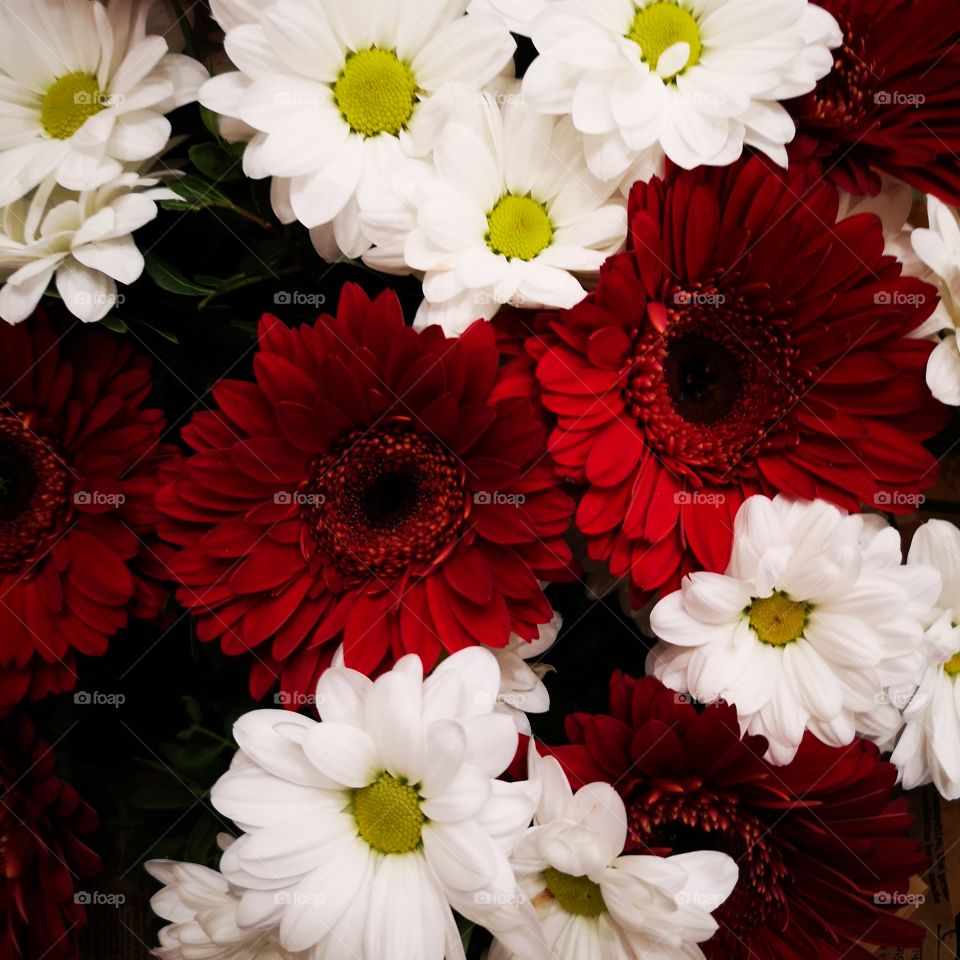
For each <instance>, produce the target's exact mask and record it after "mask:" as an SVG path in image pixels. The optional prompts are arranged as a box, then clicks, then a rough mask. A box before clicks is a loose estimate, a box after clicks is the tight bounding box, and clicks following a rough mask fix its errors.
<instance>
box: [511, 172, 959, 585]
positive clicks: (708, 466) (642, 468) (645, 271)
mask: <svg viewBox="0 0 960 960" xmlns="http://www.w3.org/2000/svg"><path fill="white" fill-rule="evenodd" d="M804 193H805V187H804V180H803V174H802V172H799V171H792V172H791V173H788V174H782V173H780V172H778V171H775V170H773V169H771V167H770V166H769V165H768V164H767V163H766V162H765V161H762V160H760V159H753V160H751V161H749V162H746V163H742V164H736V165H733V166H730V167H726V168H722V169H718V168H699V169H697V170H693V171H682V170H678V169H672V170H670V171H668V174H667V179H666V181H665V182H664V181H662V180H659V179H654V180H652V181H651V182H650V183H649V184H644V183H638V184H636V185H635V186H634V188H633V190H632V192H631V196H630V212H629V217H630V239H629V243H628V249H627V251H626V252H625V253H623V254H619V255H617V256H614V257H612V258H610V259H609V260H608V261H607V263H606V264H605V266H604V268H603V270H602V272H601V276H600V281H599V285H598V287H597V289H596V291H595V292H594V293H592V294H590V295H589V296H588V297H587V299H586V300H584V301H583V302H582V303H581V304H579V305H577V306H575V307H573V308H572V309H570V310H566V311H563V312H560V313H557V314H554V315H553V316H552V320H551V323H550V332H549V333H548V334H545V335H540V336H537V337H532V338H531V339H530V341H529V342H528V348H529V352H530V354H531V356H532V357H534V358H535V359H536V360H537V368H536V372H537V378H538V380H539V383H540V387H541V391H542V403H543V404H544V406H545V407H546V409H547V410H548V411H549V412H550V413H552V414H553V416H554V418H555V421H556V426H555V429H554V430H553V432H552V435H551V437H550V452H551V454H552V455H553V457H554V459H555V461H556V462H557V464H558V466H559V468H560V470H561V471H562V472H563V473H564V474H565V475H567V476H569V477H572V478H573V479H575V480H577V481H578V482H580V483H582V484H584V485H585V488H586V490H585V493H584V495H583V497H582V499H581V500H580V502H579V505H578V510H577V515H576V523H577V526H578V528H579V529H580V530H581V531H582V533H583V534H584V535H585V537H586V539H587V545H588V551H589V554H590V557H591V558H592V559H593V560H599V561H604V562H606V563H608V564H609V566H610V569H611V572H612V573H613V574H614V575H615V576H617V577H627V576H629V577H630V578H632V582H633V585H634V587H635V590H636V592H637V593H638V594H640V595H641V596H640V597H639V598H638V600H643V599H646V597H647V596H649V595H650V594H652V593H653V592H654V591H656V590H658V589H662V590H664V591H671V590H675V589H677V588H678V587H679V585H680V580H681V577H682V576H683V575H684V574H686V573H688V572H690V571H692V570H696V569H701V568H706V569H709V570H715V571H716V570H722V569H724V568H725V566H726V564H727V561H728V558H729V553H730V546H731V532H732V529H733V517H734V516H735V515H736V512H737V509H738V508H739V507H740V505H741V504H742V503H743V501H744V500H745V499H746V498H747V497H749V496H751V495H752V494H755V493H764V494H767V495H768V496H773V495H774V494H776V493H779V492H782V493H786V494H790V495H792V496H796V497H801V498H806V499H814V498H817V497H820V498H823V499H826V500H829V501H832V502H833V503H836V504H837V505H839V506H841V507H844V508H846V509H848V510H858V509H859V506H860V504H861V503H868V504H871V505H875V506H877V505H879V506H886V508H888V509H891V510H899V511H909V510H911V509H914V506H913V505H914V504H915V503H916V502H917V495H918V492H919V490H920V489H921V487H922V486H925V485H928V484H930V483H931V482H932V481H933V479H934V476H935V469H936V466H935V461H934V458H933V456H932V455H931V454H930V453H929V452H927V451H926V450H925V449H924V447H923V445H922V440H923V438H925V437H929V436H931V435H932V434H933V433H935V432H936V430H937V429H938V427H939V425H940V424H941V423H942V422H944V417H945V415H946V411H945V409H944V408H942V407H940V405H939V404H937V403H936V401H934V400H933V398H932V397H931V396H930V392H929V390H928V389H927V387H926V383H925V380H924V370H925V367H926V363H927V357H928V356H929V354H930V350H931V345H930V344H929V343H926V342H924V341H919V340H913V339H909V334H910V333H911V331H913V330H915V329H916V328H917V326H918V325H919V324H920V323H921V322H922V321H923V320H924V319H925V318H926V317H928V316H929V315H930V314H931V313H932V312H933V310H934V309H935V308H936V305H937V294H936V291H935V290H934V288H933V287H931V286H929V285H928V284H925V283H923V282H921V281H919V280H917V279H914V278H907V277H902V276H901V266H900V264H899V263H898V262H897V260H895V259H894V258H893V257H889V256H884V253H883V246H884V241H883V234H882V229H881V224H880V221H879V220H878V219H877V218H876V217H874V216H873V215H860V216H856V217H852V218H849V219H847V220H844V221H842V222H840V223H835V222H836V217H837V210H838V195H837V192H836V190H835V189H834V188H833V187H831V186H829V185H828V184H825V183H820V184H819V185H817V186H814V187H809V188H807V189H806V195H805V196H804ZM834 224H835V225H834Z"/></svg>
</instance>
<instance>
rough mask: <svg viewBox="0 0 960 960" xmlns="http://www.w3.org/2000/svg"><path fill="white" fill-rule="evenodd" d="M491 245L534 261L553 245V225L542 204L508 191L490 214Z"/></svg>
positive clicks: (499, 251)
mask: <svg viewBox="0 0 960 960" xmlns="http://www.w3.org/2000/svg"><path fill="white" fill-rule="evenodd" d="M487 226H488V228H489V229H488V232H487V244H488V246H489V247H490V249H491V250H492V251H493V252H494V253H499V254H502V255H503V256H505V257H507V258H509V259H510V260H514V259H516V260H532V259H533V258H534V257H535V256H537V254H538V253H540V252H542V251H543V250H545V249H546V248H547V247H549V246H550V241H551V240H553V224H552V223H551V222H550V215H549V214H548V213H547V208H546V207H545V206H544V205H543V204H542V203H537V201H536V200H533V199H531V198H530V197H515V196H513V195H512V194H509V193H508V194H506V195H505V196H503V197H501V198H500V199H499V200H498V201H497V205H496V206H495V207H494V208H493V210H492V211H491V212H490V214H489V216H488V217H487Z"/></svg>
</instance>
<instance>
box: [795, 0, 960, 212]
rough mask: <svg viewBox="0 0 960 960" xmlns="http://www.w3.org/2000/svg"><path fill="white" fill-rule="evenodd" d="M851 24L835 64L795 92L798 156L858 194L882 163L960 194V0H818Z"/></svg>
mask: <svg viewBox="0 0 960 960" xmlns="http://www.w3.org/2000/svg"><path fill="white" fill-rule="evenodd" d="M819 2H820V6H822V7H824V8H825V9H827V10H829V11H830V13H832V14H833V15H834V16H835V17H836V18H837V21H838V22H839V24H840V27H841V29H842V30H843V36H844V43H843V46H842V47H841V48H840V49H839V50H836V51H834V53H835V56H836V59H835V62H834V68H833V71H832V72H831V73H830V74H829V75H828V76H826V77H825V78H824V79H823V80H821V81H820V82H819V83H818V84H817V87H816V89H815V90H814V91H813V92H811V93H810V94H808V95H806V96H805V97H802V98H800V99H798V100H795V101H793V103H792V104H790V105H789V106H790V108H791V110H792V112H793V115H794V117H795V119H796V121H797V131H798V136H797V139H796V140H795V141H794V143H793V145H792V147H791V155H792V160H793V161H797V160H803V159H805V158H809V157H813V158H815V159H816V160H817V161H818V162H819V164H820V166H821V168H822V170H823V172H824V174H825V175H826V176H828V177H829V178H830V179H831V180H833V182H834V183H836V184H837V185H838V186H841V187H843V188H844V189H845V190H849V191H850V192H852V193H857V194H860V193H870V194H876V193H878V192H879V190H880V177H879V176H878V171H882V172H884V173H889V174H892V175H893V176H895V177H898V178H899V179H901V180H904V181H906V182H907V183H909V184H910V185H911V186H912V187H915V188H916V189H918V190H923V191H924V192H926V193H933V194H935V195H936V196H938V197H940V199H942V200H944V201H945V202H947V203H952V204H957V203H960V168H958V166H957V162H956V157H957V154H958V153H960V109H958V107H957V94H956V86H957V77H958V76H960V20H958V18H957V15H956V5H955V4H954V3H953V2H951V0H874V2H872V3H863V2H862V0H819Z"/></svg>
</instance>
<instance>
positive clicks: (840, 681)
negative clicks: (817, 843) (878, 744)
mask: <svg viewBox="0 0 960 960" xmlns="http://www.w3.org/2000/svg"><path fill="white" fill-rule="evenodd" d="M937 589H938V576H937V573H936V571H935V570H934V569H933V568H932V567H930V566H928V565H921V564H916V565H913V566H910V567H907V566H904V565H903V563H902V558H901V555H900V537H899V534H898V533H897V532H896V530H895V529H894V528H893V527H890V526H888V525H887V524H886V523H884V522H883V521H882V520H881V519H880V518H878V517H876V516H859V515H853V516H851V515H848V514H846V513H845V512H844V511H842V510H840V509H839V508H837V507H834V506H831V505H830V504H828V503H825V502H824V501H820V500H816V501H812V502H811V501H802V500H800V501H794V500H790V499H789V498H786V497H782V496H778V497H777V498H775V499H774V500H769V499H767V498H766V497H760V496H757V497H751V498H750V499H749V500H747V501H746V502H745V503H744V504H743V506H742V507H741V508H740V510H739V512H738V513H737V517H736V521H735V525H734V542H733V551H732V555H731V558H730V563H729V565H728V567H727V569H726V571H725V572H724V573H722V574H721V573H707V572H703V573H694V574H691V575H690V576H688V577H687V578H686V579H685V580H684V581H683V585H682V588H681V589H680V590H678V591H676V592H675V593H672V594H670V595H669V596H666V597H664V598H663V599H662V600H660V602H659V603H658V604H657V605H656V607H654V609H653V613H652V614H651V619H650V624H651V627H652V628H653V630H654V632H655V633H656V635H657V636H658V637H659V638H660V639H661V643H659V644H657V646H656V647H654V649H653V650H652V651H651V653H650V655H649V658H648V661H647V671H648V672H649V673H652V674H654V675H655V676H657V677H658V678H659V679H660V680H662V681H663V682H664V683H665V684H666V685H667V686H669V687H672V688H673V689H675V690H681V691H684V692H687V693H690V694H691V695H692V696H693V697H694V698H695V699H697V700H700V701H704V702H714V701H716V700H725V701H726V702H727V703H731V704H734V705H735V706H736V708H737V714H738V716H739V719H740V727H741V730H742V731H743V732H744V733H752V734H761V735H762V736H764V737H766V738H767V741H768V743H769V751H768V754H767V756H768V759H770V760H771V761H773V762H774V763H789V762H790V761H791V760H792V759H793V757H794V755H795V754H796V751H797V748H798V747H799V745H800V741H801V740H802V738H803V736H804V735H805V734H806V733H807V732H808V731H809V732H810V733H812V734H813V735H814V736H816V737H818V738H819V739H821V740H823V741H824V742H825V743H828V744H830V745H832V746H843V745H845V744H847V743H849V742H850V741H851V740H852V739H853V737H854V735H855V734H856V733H858V732H859V733H861V734H863V735H864V736H869V737H871V738H875V739H877V740H878V741H885V740H886V739H888V738H889V736H890V734H891V733H892V732H894V731H895V729H896V725H897V722H898V714H897V711H896V709H895V708H894V707H893V706H892V705H891V702H890V694H889V690H890V688H898V687H900V686H902V685H903V684H910V683H911V682H914V683H915V682H916V671H917V664H918V659H919V657H920V645H921V636H922V634H923V619H924V616H925V614H926V612H927V611H928V610H929V609H930V608H931V607H932V605H933V603H934V601H935V600H936V593H937Z"/></svg>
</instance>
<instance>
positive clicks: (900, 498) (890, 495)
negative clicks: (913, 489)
mask: <svg viewBox="0 0 960 960" xmlns="http://www.w3.org/2000/svg"><path fill="white" fill-rule="evenodd" d="M926 502H927V498H926V497H925V496H924V495H923V494H922V493H907V492H906V491H904V490H878V491H877V492H876V493H875V494H874V495H873V504H874V506H876V507H913V509H914V510H919V509H920V507H922V506H923V505H924V504H925V503H926Z"/></svg>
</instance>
